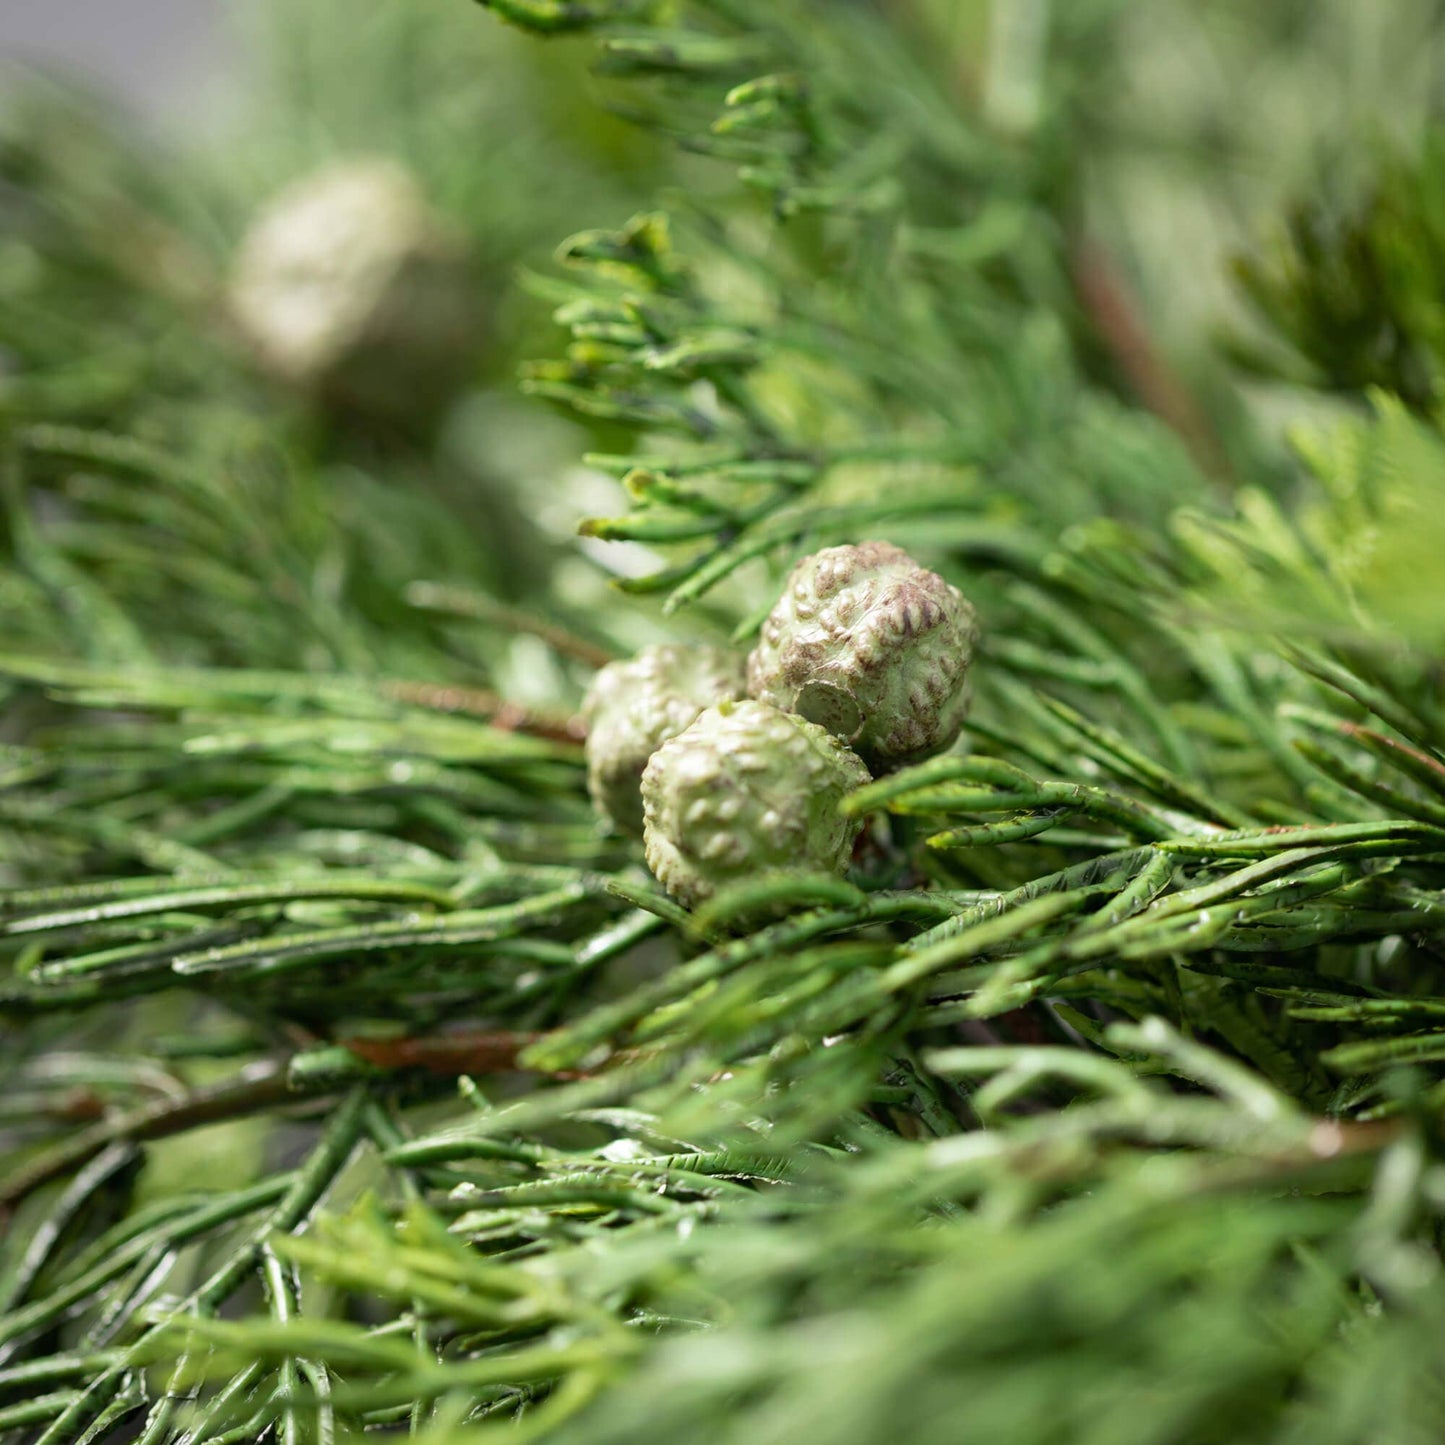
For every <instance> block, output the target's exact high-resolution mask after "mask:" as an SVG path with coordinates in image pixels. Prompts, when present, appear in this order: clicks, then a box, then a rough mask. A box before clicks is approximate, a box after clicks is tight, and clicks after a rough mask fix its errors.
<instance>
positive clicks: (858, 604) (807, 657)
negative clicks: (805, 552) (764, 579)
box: [748, 542, 978, 771]
mask: <svg viewBox="0 0 1445 1445" xmlns="http://www.w3.org/2000/svg"><path fill="white" fill-rule="evenodd" d="M977 635H978V632H977V624H976V621H975V617H974V611H973V608H972V607H971V606H970V605H969V604H968V602H966V601H965V600H964V598H963V595H962V593H960V592H959V590H958V589H957V588H956V587H952V586H950V585H949V584H948V583H947V582H945V581H944V580H943V578H942V577H940V576H939V575H938V574H937V573H936V572H929V571H927V570H926V569H924V568H922V567H920V566H919V565H918V564H917V563H916V562H915V561H914V560H913V559H912V558H911V557H910V556H909V555H908V554H907V553H906V552H904V551H903V550H902V549H901V548H898V547H895V546H893V545H892V544H891V543H888V542H864V543H862V544H861V545H860V546H856V547H829V548H827V549H825V550H824V551H822V552H819V553H817V554H816V555H814V556H812V557H808V558H805V559H804V560H803V561H802V562H800V563H799V564H798V566H797V567H796V568H794V569H793V573H792V575H791V576H790V577H789V578H788V584H787V586H786V588H785V589H784V591H783V595H782V597H781V598H780V599H779V601H778V605H777V606H776V607H775V608H774V609H773V611H772V612H771V614H770V615H769V616H768V619H767V621H766V622H764V623H763V628H762V634H761V636H760V638H759V640H758V645H757V647H756V648H755V649H754V650H753V653H752V656H751V657H750V658H749V659H748V692H749V693H750V694H751V695H752V696H753V697H755V698H758V699H760V700H762V701H764V702H770V703H772V704H773V706H775V707H780V708H783V709H785V710H786V711H788V712H796V713H799V714H801V715H802V716H803V717H806V718H809V719H810V720H812V721H814V722H817V723H818V724H820V725H821V726H823V727H825V728H827V729H828V730H829V732H831V733H833V734H834V735H835V736H837V737H840V738H842V739H843V740H844V741H845V742H847V743H848V744H849V745H850V746H851V747H852V748H853V749H854V750H855V751H856V752H857V753H858V754H859V756H861V757H862V758H863V759H864V760H865V761H866V762H867V763H868V764H869V766H870V767H872V768H873V769H874V770H875V771H884V770H886V769H888V768H895V767H900V766H902V765H903V764H904V763H910V762H916V761H917V760H918V759H920V758H926V757H928V756H930V755H931V754H933V753H936V752H939V751H941V750H942V749H944V748H946V747H947V746H948V745H949V744H950V743H952V742H953V740H954V739H955V738H956V737H957V736H958V733H959V729H960V728H961V727H962V726H963V719H964V715H965V713H966V712H967V711H968V699H969V687H968V668H969V663H970V662H971V661H972V659H973V649H974V643H975V642H976V640H977Z"/></svg>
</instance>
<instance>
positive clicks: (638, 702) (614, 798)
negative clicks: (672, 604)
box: [583, 644, 744, 836]
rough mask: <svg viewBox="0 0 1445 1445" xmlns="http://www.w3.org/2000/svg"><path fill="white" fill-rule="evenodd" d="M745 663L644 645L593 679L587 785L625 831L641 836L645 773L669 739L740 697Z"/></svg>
mask: <svg viewBox="0 0 1445 1445" xmlns="http://www.w3.org/2000/svg"><path fill="white" fill-rule="evenodd" d="M743 692H744V683H743V660H742V658H741V657H739V656H738V655H737V654H736V653H734V652H725V651H723V649H722V648H718V647H685V646H681V645H677V644H665V645H663V646H659V647H646V648H643V650H642V651H641V652H639V653H638V654H637V656H636V657H633V658H630V659H628V660H627V661H626V662H611V663H608V665H607V666H606V667H604V668H603V669H602V670H601V671H600V672H599V673H598V674H597V676H596V677H595V678H594V679H593V682H592V686H591V688H590V689H589V691H588V693H587V700H586V702H585V703H584V704H583V716H584V717H585V718H586V720H587V786H588V788H589V789H590V790H591V793H592V801H593V802H594V803H595V804H596V805H597V807H598V809H599V810H600V811H601V812H602V813H603V814H605V815H606V817H607V818H608V819H610V820H611V822H612V823H613V824H614V825H615V826H616V827H618V828H620V829H621V830H622V831H623V832H626V833H633V834H636V835H639V836H640V835H641V833H642V794H641V785H642V770H643V769H644V768H645V767H646V766H647V760H648V759H649V758H650V757H651V756H652V755H653V753H655V752H656V751H657V750H658V748H660V747H661V746H662V745H663V743H665V742H666V741H667V740H668V739H669V738H671V737H676V736H677V734H678V733H680V732H681V731H682V730H683V729H684V728H686V727H688V726H690V725H691V723H692V722H693V720H694V719H695V718H696V717H697V715H698V714H699V713H700V712H701V711H702V710H703V709H704V708H708V707H712V706H714V705H715V704H716V703H720V702H727V701H730V700H731V699H734V698H740V697H742V695H743Z"/></svg>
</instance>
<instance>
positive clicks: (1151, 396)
mask: <svg viewBox="0 0 1445 1445" xmlns="http://www.w3.org/2000/svg"><path fill="white" fill-rule="evenodd" d="M1070 271H1071V273H1072V275H1073V281H1074V290H1075V292H1076V294H1077V295H1078V298H1079V304H1080V305H1081V306H1082V307H1083V308H1084V310H1085V312H1086V313H1087V314H1088V316H1089V319H1090V321H1091V322H1092V323H1093V325H1094V329H1095V331H1096V332H1097V333H1098V335H1099V339H1100V340H1101V341H1102V342H1103V343H1104V346H1105V347H1106V348H1107V349H1108V351H1109V354H1110V355H1111V356H1112V357H1113V358H1114V362H1115V364H1116V365H1117V366H1118V368H1119V370H1120V371H1121V372H1122V373H1123V374H1124V377H1125V379H1126V380H1127V381H1128V383H1129V385H1130V387H1132V388H1133V391H1134V394H1135V395H1136V396H1137V397H1138V398H1139V400H1140V401H1141V402H1142V403H1143V404H1144V406H1146V407H1147V408H1148V409H1149V410H1150V411H1152V412H1153V413H1154V415H1155V416H1157V417H1158V418H1159V419H1160V420H1161V421H1162V422H1164V423H1165V425H1166V426H1168V427H1170V428H1171V429H1172V430H1173V431H1174V432H1176V433H1177V434H1178V435H1179V437H1180V438H1182V440H1183V442H1184V444H1185V445H1186V446H1187V447H1188V448H1189V450H1190V452H1191V453H1192V454H1193V456H1194V460H1195V461H1196V462H1198V463H1199V465H1200V466H1201V467H1202V468H1203V469H1204V470H1205V471H1206V472H1208V473H1209V475H1210V476H1212V477H1227V476H1228V475H1229V462H1228V460H1227V458H1226V457H1225V454H1224V448H1223V446H1222V445H1221V444H1220V441H1219V438H1218V436H1217V435H1216V434H1215V431H1214V428H1213V427H1212V426H1211V425H1210V422H1209V419H1208V417H1207V416H1206V415H1205V413H1204V409H1203V408H1202V407H1201V406H1200V405H1199V403H1198V401H1197V400H1196V399H1195V397H1194V395H1193V393H1191V392H1190V390H1189V388H1188V387H1187V386H1186V385H1185V384H1184V381H1183V379H1182V378H1181V377H1180V376H1179V373H1178V372H1176V371H1175V370H1174V368H1173V367H1172V366H1170V364H1169V362H1168V361H1167V360H1166V359H1165V357H1164V354H1163V353H1162V352H1161V351H1160V350H1159V348H1158V347H1157V346H1156V345H1155V343H1154V339H1153V337H1152V336H1151V335H1150V334H1149V330H1148V327H1147V326H1145V324H1144V320H1143V317H1142V316H1141V315H1140V308H1139V305H1138V302H1137V300H1136V299H1135V297H1134V295H1133V293H1132V291H1131V290H1130V288H1129V285H1128V283H1127V282H1126V281H1125V279H1124V277H1123V276H1122V275H1121V274H1120V272H1119V269H1118V267H1117V266H1115V264H1114V262H1113V260H1112V259H1111V258H1110V257H1109V255H1108V253H1107V252H1106V251H1105V250H1104V249H1103V247H1102V246H1100V245H1098V244H1097V243H1096V242H1094V241H1091V240H1089V239H1087V238H1082V239H1079V240H1077V241H1075V243H1074V246H1073V252H1072V255H1071V257H1070Z"/></svg>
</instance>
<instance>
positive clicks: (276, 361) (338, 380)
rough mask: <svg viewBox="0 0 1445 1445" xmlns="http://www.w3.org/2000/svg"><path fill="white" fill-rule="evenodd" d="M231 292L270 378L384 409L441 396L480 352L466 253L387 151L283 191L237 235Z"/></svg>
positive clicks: (360, 406)
mask: <svg viewBox="0 0 1445 1445" xmlns="http://www.w3.org/2000/svg"><path fill="white" fill-rule="evenodd" d="M229 303H230V311H231V316H232V319H233V320H234V321H235V323H236V325H237V327H238V328H239V330H240V331H241V333H242V335H243V336H244V337H245V339H246V340H247V342H248V343H249V344H250V346H251V348H252V350H253V351H254V352H255V353H256V356H257V358H258V360H259V361H260V363H261V365H262V366H263V367H264V368H265V370H267V371H268V372H270V373H271V374H272V375H273V376H274V377H276V378H277V379H278V380H280V381H282V382H284V383H285V384H287V385H288V386H291V387H293V388H295V389H296V390H298V391H301V392H305V393H307V394H309V395H311V396H314V397H315V398H317V399H319V400H321V401H324V402H327V403H331V404H334V405H336V406H339V407H344V408H353V409H356V410H360V411H364V412H368V413H370V414H372V415H376V416H384V417H395V418H402V417H405V416H406V415H408V414H409V413H410V412H411V411H412V410H414V409H425V408H427V407H429V406H431V405H433V404H435V403H436V402H437V401H438V400H440V399H443V398H444V396H445V394H446V393H447V392H448V391H449V390H450V389H451V388H452V387H453V386H454V385H455V383H456V382H457V381H458V380H460V379H461V377H462V376H463V375H464V374H465V370H466V367H467V365H468V362H469V360H470V357H471V356H472V355H474V354H475V352H476V349H477V347H476V341H477V329H478V327H477V322H478V318H477V306H476V299H475V296H474V293H473V288H472V284H471V279H470V277H469V275H468V270H467V264H466V255H465V251H464V249H463V247H462V246H461V244H460V242H459V241H458V239H457V238H456V237H455V236H454V235H453V234H452V232H451V231H450V230H449V228H448V227H447V225H446V223H445V222H444V221H443V220H442V219H441V218H440V217H439V216H437V215H436V214H435V212H433V211H432V210H431V208H430V207H429V206H428V204H427V202H426V200H425V198H424V197H423V196H422V194H421V192H420V190H419V189H418V187H417V185H416V183H415V182H414V181H413V180H412V179H411V177H410V176H409V175H408V174H407V172H406V171H405V170H404V169H403V168H402V167H400V166H398V165H396V164H394V163H392V162H390V161H382V160H365V161H353V162H349V163H346V164H342V165H337V166H333V167H330V168H328V169H326V170H323V171H320V172H317V173H315V174H312V175H309V176H306V177H304V178H302V179H301V180H300V181H298V182H297V183H296V184H294V185H292V186H291V187H289V188H288V189H287V190H285V191H283V192H282V193H281V194H280V195H279V196H277V197H276V198H275V199H274V200H273V201H272V202H271V204H270V205H269V206H268V207H267V208H266V209H265V210H264V211H263V212H262V213H261V215H260V216H259V217H258V218H257V220H256V222H255V223H254V224H253V225H252V227H251V229H250V231H249V232H248V233H247V235H246V237H245V238H244V240H243V241H242V243H241V246H240V249H239V251H238V252H237V255H236V259H235V263H234V265H233V267H232V271H231V280H230V289H229Z"/></svg>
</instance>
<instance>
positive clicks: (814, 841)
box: [642, 702, 868, 907]
mask: <svg viewBox="0 0 1445 1445" xmlns="http://www.w3.org/2000/svg"><path fill="white" fill-rule="evenodd" d="M867 781H868V770H867V769H866V768H865V767H864V766H863V764H862V762H861V761H860V760H859V759H858V758H857V757H856V756H855V755H854V754H853V753H852V752H850V751H849V750H848V749H847V748H846V747H844V746H843V744H842V743H840V742H839V741H838V740H837V739H836V738H834V737H832V736H831V735H830V734H829V733H828V732H827V731H826V730H824V729H823V728H820V727H818V726H817V725H816V724H814V723H810V722H808V721H807V720H806V719H805V718H801V717H797V716H795V715H793V714H791V713H785V712H783V711H782V710H781V709H779V708H775V707H773V706H771V705H770V704H769V703H765V702H736V703H723V704H721V705H720V706H719V707H715V708H709V709H708V710H707V711H706V712H704V713H702V714H701V715H700V716H699V717H698V719H697V721H696V722H694V723H693V724H692V726H691V727H689V728H688V729H686V731H684V732H681V733H679V734H678V735H677V736H676V737H674V738H672V739H670V740H669V741H668V742H666V743H664V744H663V746H662V747H661V748H659V749H658V750H657V752H656V753H655V754H653V757H652V760H651V761H650V762H649V763H648V765H647V770H646V771H645V772H644V773H643V775H642V802H643V808H644V810H645V819H644V825H643V836H644V839H645V842H646V847H647V866H648V867H649V868H651V869H652V871H653V873H654V874H655V875H656V877H657V879H658V881H659V882H660V883H661V884H662V885H663V887H664V888H666V889H667V891H668V892H669V893H670V894H672V896H673V897H674V898H676V899H678V901H679V902H681V903H684V904H686V905H688V906H689V907H692V906H695V905H696V904H698V903H701V902H703V901H704V900H705V899H707V898H709V897H710V896H711V895H712V894H713V893H715V892H717V890H718V889H719V888H722V887H724V886H725V885H726V884H729V883H735V882H738V881H740V880H742V879H745V878H750V877H753V876H755V875H756V874H757V873H759V872H764V871H766V870H768V869H776V868H817V869H820V870H826V871H831V872H837V873H841V872H842V871H843V870H844V869H845V868H846V867H847V866H848V860H849V858H850V857H851V856H852V852H853V844H854V841H855V840H856V839H857V837H858V833H859V831H860V830H861V828H862V822H861V820H858V819H852V818H845V817H844V816H843V815H842V814H841V813H840V812H839V811H838V804H839V803H840V802H841V801H842V800H843V798H844V797H846V796H847V794H849V793H850V792H852V791H853V789H855V788H858V787H861V786H862V785H863V784H864V783H866V782H867Z"/></svg>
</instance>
